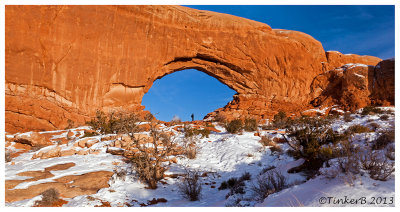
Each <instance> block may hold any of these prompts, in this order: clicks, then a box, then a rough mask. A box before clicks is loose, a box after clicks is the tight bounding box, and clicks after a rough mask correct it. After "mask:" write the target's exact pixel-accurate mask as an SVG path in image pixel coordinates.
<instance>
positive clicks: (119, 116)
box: [86, 111, 140, 134]
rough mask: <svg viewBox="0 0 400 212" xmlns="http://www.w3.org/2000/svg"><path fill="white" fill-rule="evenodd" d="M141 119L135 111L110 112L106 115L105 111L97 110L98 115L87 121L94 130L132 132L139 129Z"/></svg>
mask: <svg viewBox="0 0 400 212" xmlns="http://www.w3.org/2000/svg"><path fill="white" fill-rule="evenodd" d="M139 121H140V119H139V117H138V116H137V115H136V114H135V113H130V112H124V111H120V112H115V111H113V112H110V113H108V115H106V114H105V113H104V112H103V111H96V116H95V117H94V118H92V119H91V120H90V121H89V122H86V124H88V125H89V126H91V127H92V129H93V130H99V131H100V132H101V133H102V134H110V133H131V132H133V131H134V130H136V132H137V131H138V125H137V124H136V123H137V122H139Z"/></svg>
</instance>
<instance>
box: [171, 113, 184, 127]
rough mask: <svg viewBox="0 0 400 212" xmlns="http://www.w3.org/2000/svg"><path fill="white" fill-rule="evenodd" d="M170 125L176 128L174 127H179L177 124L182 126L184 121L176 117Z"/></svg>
mask: <svg viewBox="0 0 400 212" xmlns="http://www.w3.org/2000/svg"><path fill="white" fill-rule="evenodd" d="M170 123H171V126H174V125H177V124H181V123H182V119H181V118H180V117H179V116H177V115H174V117H172V120H171V122H170Z"/></svg>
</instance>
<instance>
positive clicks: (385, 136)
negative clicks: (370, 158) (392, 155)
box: [371, 130, 395, 150]
mask: <svg viewBox="0 0 400 212" xmlns="http://www.w3.org/2000/svg"><path fill="white" fill-rule="evenodd" d="M394 141H395V139H394V130H390V131H386V132H384V133H382V134H381V135H380V136H379V137H378V138H377V139H376V140H375V141H374V142H373V144H372V147H371V148H372V149H373V150H379V149H383V148H385V147H386V146H387V145H388V144H390V143H393V142H394Z"/></svg>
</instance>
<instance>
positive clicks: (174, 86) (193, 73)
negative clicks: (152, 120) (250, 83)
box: [142, 69, 236, 121]
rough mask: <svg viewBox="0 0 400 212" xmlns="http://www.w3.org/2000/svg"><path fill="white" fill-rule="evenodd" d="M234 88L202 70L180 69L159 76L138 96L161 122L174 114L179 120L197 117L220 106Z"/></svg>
mask: <svg viewBox="0 0 400 212" xmlns="http://www.w3.org/2000/svg"><path fill="white" fill-rule="evenodd" d="M235 94H236V91H235V90H233V89H231V88H229V87H228V86H227V85H225V84H224V83H221V82H220V81H219V80H218V79H216V78H215V77H213V76H210V75H209V74H206V73H205V72H204V71H200V70H197V69H183V70H178V71H175V72H173V73H170V74H167V75H164V76H162V77H159V78H158V79H157V80H155V81H154V83H153V85H152V87H151V88H150V89H149V91H148V92H147V93H146V94H145V95H144V96H143V98H142V105H143V106H145V110H149V111H150V112H151V113H152V114H154V116H155V117H156V118H157V119H159V120H162V121H171V120H172V119H173V117H174V116H178V117H179V118H180V119H181V120H182V121H191V114H194V119H195V120H201V119H203V118H204V116H206V115H207V114H208V113H210V112H213V111H214V110H216V109H218V108H221V107H224V106H225V105H226V104H227V103H228V102H230V101H231V100H232V99H233V95H235Z"/></svg>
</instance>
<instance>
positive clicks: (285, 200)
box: [5, 108, 395, 207]
mask: <svg viewBox="0 0 400 212" xmlns="http://www.w3.org/2000/svg"><path fill="white" fill-rule="evenodd" d="M383 109H385V110H394V108H383ZM380 116H381V115H368V116H361V115H360V114H354V115H352V117H353V118H354V120H352V121H351V122H345V121H344V120H343V118H342V117H340V118H338V119H337V120H335V121H334V123H333V124H332V129H333V130H336V131H339V132H343V131H345V130H346V129H347V128H348V127H349V126H351V125H354V124H360V125H364V126H368V125H370V123H371V122H375V123H377V124H378V125H379V126H380V130H385V129H394V114H389V118H388V119H387V120H382V119H380ZM214 124H215V125H217V123H214ZM162 128H163V129H164V130H166V131H170V132H173V133H174V134H176V135H177V138H176V141H177V142H179V141H180V140H181V139H182V138H183V137H184V134H183V133H182V132H180V131H176V130H175V129H174V126H172V127H167V126H165V125H162ZM85 129H87V127H81V128H76V129H71V130H70V131H71V132H73V136H69V139H70V140H69V141H68V142H67V143H64V144H60V143H57V142H54V145H51V146H49V147H45V148H44V149H40V150H37V151H32V150H31V151H27V152H25V153H22V154H20V155H19V156H18V157H15V158H13V159H12V161H11V162H7V163H6V164H5V180H6V181H9V182H11V181H13V180H26V179H29V178H30V177H29V176H20V175H18V174H19V173H22V172H27V171H41V170H44V169H45V168H47V167H51V166H54V165H57V164H65V163H74V164H75V165H74V166H72V167H70V168H67V169H63V170H54V171H50V173H51V175H53V176H50V177H46V178H42V179H38V180H35V181H27V182H22V183H20V184H17V185H16V186H15V187H14V188H12V189H11V190H13V189H26V188H29V187H30V186H33V185H38V184H42V183H50V182H55V181H56V180H57V179H58V178H61V177H65V176H71V175H82V174H85V173H90V172H95V171H110V172H114V174H113V176H112V177H111V179H110V180H109V181H108V185H109V186H108V187H104V188H101V189H100V190H98V192H97V193H95V194H88V195H78V196H75V197H72V198H63V199H64V200H66V201H67V202H68V203H66V204H64V205H63V206H96V205H104V203H105V202H106V203H107V204H109V205H110V206H144V205H149V201H151V200H153V199H154V198H155V199H161V198H163V199H165V200H167V201H166V202H165V201H164V202H159V203H157V204H154V205H151V206H175V207H179V206H234V205H236V206H237V205H240V206H263V207H264V206H371V205H378V206H394V203H392V202H390V199H391V198H394V191H395V188H394V184H395V176H394V173H393V174H392V176H391V177H390V178H389V179H388V180H387V181H377V180H373V179H371V178H370V177H369V176H368V174H359V175H354V176H348V175H346V174H338V176H337V177H335V178H333V179H329V178H327V177H325V176H323V175H317V176H316V177H315V178H312V179H307V176H306V175H305V174H304V173H301V172H299V173H288V172H287V171H288V170H289V169H291V168H293V167H297V166H299V165H301V164H302V163H303V162H304V160H303V159H297V160H296V159H294V158H293V157H291V156H289V154H287V150H288V149H289V148H290V147H289V145H288V144H286V143H282V144H278V145H279V146H280V147H281V149H282V150H283V151H282V152H272V151H271V150H270V147H269V146H267V147H264V146H263V145H262V144H261V143H260V142H259V141H260V139H261V138H260V136H262V135H267V136H269V137H271V138H274V137H278V138H282V135H281V134H280V133H276V132H273V131H267V130H262V129H261V128H260V129H259V133H260V135H257V136H256V134H255V132H243V133H240V134H229V133H227V132H226V130H225V129H224V128H223V127H221V126H216V129H217V130H218V131H220V132H213V131H212V132H211V134H210V135H209V137H208V138H200V137H199V140H198V142H197V147H198V153H197V156H196V158H195V159H188V158H186V157H184V156H176V163H173V164H172V165H171V167H170V168H169V170H168V171H167V172H166V175H169V176H172V175H174V174H175V175H176V174H178V175H179V174H183V173H184V172H185V168H186V169H192V170H197V171H200V172H201V173H206V174H203V175H202V177H201V183H202V196H201V198H200V200H199V201H188V200H185V199H183V198H182V196H181V195H180V193H179V189H178V184H179V183H180V182H181V178H180V177H177V178H174V177H165V178H164V179H163V180H162V182H159V183H158V188H157V189H154V190H151V189H147V188H146V185H145V184H144V183H142V182H140V181H139V180H138V177H137V176H136V175H135V171H134V170H132V168H131V164H129V163H127V161H125V160H124V158H123V157H122V156H119V155H112V154H110V153H107V149H108V148H111V147H110V144H111V143H113V142H115V141H116V140H118V138H116V137H113V136H114V135H98V136H94V137H93V139H94V140H96V141H95V142H94V144H91V145H86V146H85V145H84V144H83V145H80V143H79V142H81V143H82V141H83V139H87V138H83V131H84V130H85ZM54 133H59V135H57V136H55V137H53V140H56V139H58V138H62V137H67V131H65V132H64V133H61V131H55V132H54ZM28 134H29V133H28ZM7 136H9V137H10V138H11V137H13V136H15V135H7ZM377 136H378V135H377V133H376V132H370V133H361V134H357V135H355V136H354V139H356V140H357V141H358V142H359V144H360V145H367V144H368V143H370V142H371V141H372V140H374V139H376V138H377ZM87 142H89V141H87ZM78 144H79V145H78ZM55 147H60V149H61V150H60V151H61V152H62V151H75V152H77V153H76V154H74V155H69V156H61V155H58V156H56V157H49V158H36V159H31V158H32V156H34V155H35V154H37V153H38V152H40V151H44V150H46V149H52V148H55ZM113 148H115V147H113ZM6 149H7V150H14V151H15V150H16V149H15V144H14V142H11V145H9V146H8V147H6ZM82 152H84V153H82ZM78 153H82V154H78ZM263 169H264V171H263ZM267 169H274V170H278V171H279V172H280V173H282V174H283V175H284V176H285V177H286V179H287V185H288V187H287V188H285V189H283V190H282V191H280V192H277V193H273V194H271V195H269V196H268V197H267V198H265V199H264V200H261V201H260V200H259V201H257V200H256V199H255V197H254V196H255V194H254V191H253V189H252V187H254V185H255V184H256V179H257V176H259V175H260V173H261V174H262V173H264V172H265V170H267ZM125 171H126V173H127V174H126V175H125V174H122V175H119V174H118V173H122V172H125ZM245 172H248V173H250V175H251V180H249V181H245V187H244V193H243V194H235V195H231V196H229V197H228V198H227V194H228V193H229V189H226V190H219V189H218V187H219V186H220V184H221V183H222V182H223V181H226V180H228V179H229V178H232V177H237V178H239V177H240V176H242V175H243V174H244V173H245ZM6 184H7V183H6ZM61 195H62V194H61ZM6 196H7V195H6ZM364 197H365V201H366V202H367V203H375V204H361V203H362V202H363V201H362V198H364ZM324 198H325V199H324ZM345 198H347V199H358V200H359V199H360V198H361V200H359V201H358V204H349V203H346V204H339V203H341V202H340V201H342V200H338V199H345ZM374 198H375V202H373V201H374ZM376 198H386V199H385V203H386V204H383V202H382V200H378V199H376ZM40 199H41V195H38V196H35V197H33V198H30V199H24V200H19V201H13V202H6V206H33V204H34V203H35V201H36V200H40ZM334 200H337V201H339V203H337V202H335V201H334ZM329 201H331V203H330V204H329ZM378 202H379V203H378ZM335 203H337V204H335ZM390 203H392V204H390Z"/></svg>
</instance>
